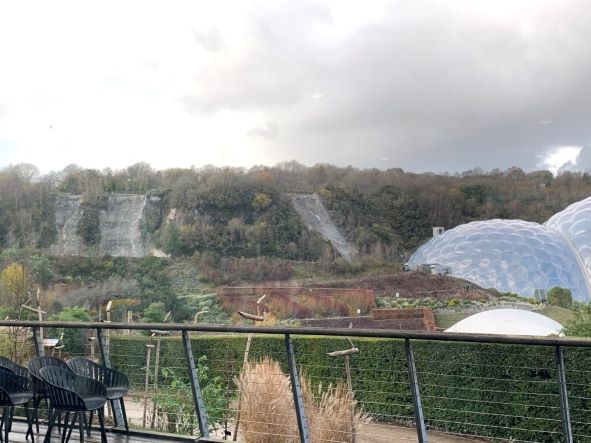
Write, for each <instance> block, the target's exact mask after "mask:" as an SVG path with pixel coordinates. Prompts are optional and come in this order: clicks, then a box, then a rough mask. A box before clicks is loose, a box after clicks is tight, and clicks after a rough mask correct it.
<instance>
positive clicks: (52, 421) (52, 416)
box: [43, 410, 57, 443]
mask: <svg viewBox="0 0 591 443" xmlns="http://www.w3.org/2000/svg"><path fill="white" fill-rule="evenodd" d="M56 417H57V411H56V410H53V411H51V414H50V415H49V419H48V420H49V421H48V423H47V432H46V433H45V438H44V439H43V443H50V442H51V431H52V430H53V425H54V424H55V419H56Z"/></svg>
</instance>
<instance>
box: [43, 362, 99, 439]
mask: <svg viewBox="0 0 591 443" xmlns="http://www.w3.org/2000/svg"><path fill="white" fill-rule="evenodd" d="M39 374H40V376H41V379H42V380H43V381H44V382H45V383H46V387H47V393H48V396H49V401H50V402H51V416H50V418H49V424H48V426H47V434H45V439H44V440H43V441H44V443H49V442H50V441H51V431H52V430H53V426H54V424H55V421H56V418H57V416H58V414H59V413H60V412H65V418H64V426H63V434H62V441H64V436H65V434H66V430H67V428H68V418H69V415H70V413H71V412H72V413H73V417H72V421H71V423H70V430H69V432H68V436H67V439H66V441H69V440H70V435H71V434H72V430H73V429H74V425H75V424H76V419H78V428H79V431H80V443H84V428H85V426H84V414H85V412H90V411H97V414H98V418H99V424H100V428H101V441H102V442H103V443H107V435H106V432H105V410H104V408H105V403H106V401H107V388H106V387H105V385H103V384H102V383H101V382H99V381H97V380H93V379H91V378H86V377H81V376H79V375H76V374H74V373H73V372H71V371H69V370H67V369H64V368H61V367H57V366H46V367H44V368H41V369H40V370H39Z"/></svg>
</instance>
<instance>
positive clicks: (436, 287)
mask: <svg viewBox="0 0 591 443" xmlns="http://www.w3.org/2000/svg"><path fill="white" fill-rule="evenodd" d="M310 286H312V287H331V288H363V289H374V290H375V293H376V297H396V294H398V296H399V297H401V298H428V297H430V298H443V299H465V300H490V299H491V298H493V297H494V296H495V295H496V291H494V290H487V289H483V288H480V287H478V286H475V285H474V284H471V283H468V282H466V281H465V280H460V279H457V278H453V277H449V276H444V275H431V274H424V273H420V272H404V273H399V274H389V275H380V276H369V277H360V278H353V279H345V280H342V279H338V280H328V281H323V282H321V283H312V284H310Z"/></svg>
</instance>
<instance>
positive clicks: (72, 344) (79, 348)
mask: <svg viewBox="0 0 591 443" xmlns="http://www.w3.org/2000/svg"><path fill="white" fill-rule="evenodd" d="M49 319H50V320H53V321H90V320H91V318H90V315H89V314H88V312H87V311H86V310H85V309H82V308H77V307H72V308H64V309H63V310H62V311H61V312H59V313H57V314H54V315H52V316H51V317H50V318H49ZM49 336H50V337H55V338H59V337H63V339H62V340H63V344H64V349H66V350H67V352H68V353H69V354H82V353H84V351H85V350H86V334H84V333H81V331H80V330H77V329H68V328H58V329H54V330H50V331H49Z"/></svg>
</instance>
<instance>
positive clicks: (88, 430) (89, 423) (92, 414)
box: [84, 411, 94, 437]
mask: <svg viewBox="0 0 591 443" xmlns="http://www.w3.org/2000/svg"><path fill="white" fill-rule="evenodd" d="M93 418H94V411H90V414H89V416H88V423H86V414H85V415H84V424H85V425H86V435H88V436H89V437H90V428H92V419H93Z"/></svg>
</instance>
